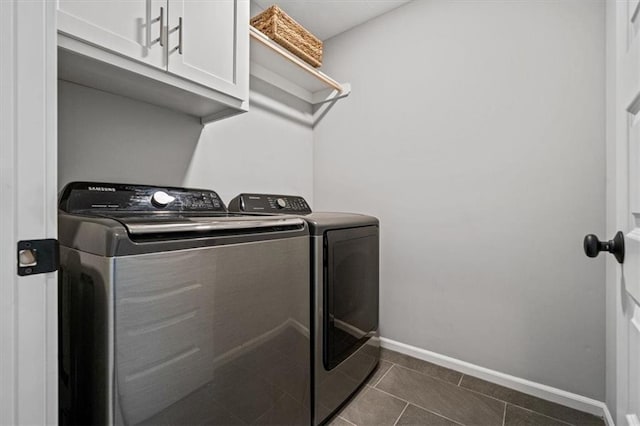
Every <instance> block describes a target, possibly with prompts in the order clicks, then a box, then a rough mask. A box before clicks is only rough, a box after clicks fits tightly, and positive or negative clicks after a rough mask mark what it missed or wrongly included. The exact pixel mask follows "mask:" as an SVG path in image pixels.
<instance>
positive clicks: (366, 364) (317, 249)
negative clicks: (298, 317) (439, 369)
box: [311, 236, 380, 425]
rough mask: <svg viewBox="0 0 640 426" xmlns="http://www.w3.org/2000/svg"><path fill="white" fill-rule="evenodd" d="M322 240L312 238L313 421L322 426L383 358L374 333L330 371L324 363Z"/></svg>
mask: <svg viewBox="0 0 640 426" xmlns="http://www.w3.org/2000/svg"><path fill="white" fill-rule="evenodd" d="M323 243H324V240H323V237H322V236H312V237H311V244H312V256H313V258H314V261H313V262H312V267H313V270H312V271H311V272H312V274H313V283H312V291H313V294H314V297H315V302H314V306H315V312H314V313H315V315H314V319H313V320H314V337H313V339H314V345H315V354H314V367H313V368H314V395H315V398H314V418H313V425H320V424H322V422H324V421H325V420H326V419H327V417H328V416H329V415H330V414H331V413H333V412H334V411H336V410H337V409H338V407H340V405H342V404H343V403H344V402H345V401H346V400H347V399H348V398H349V397H350V396H351V395H352V394H353V393H354V392H355V391H356V390H357V389H358V388H359V387H360V385H361V384H362V383H363V382H364V380H365V379H366V378H367V376H368V375H369V374H371V372H372V371H373V370H374V369H375V367H376V366H377V365H378V360H379V359H380V337H379V332H378V330H376V331H375V334H374V336H373V337H371V338H370V339H369V340H368V341H367V343H365V344H364V345H362V346H361V347H360V348H359V349H358V350H356V351H355V352H354V353H353V354H351V356H349V357H348V358H347V359H345V360H344V361H343V362H342V363H340V364H339V365H338V366H337V367H335V368H333V369H332V370H330V371H327V370H326V369H325V368H324V365H323V362H322V345H323V342H322V335H323V332H324V328H323V324H324V316H325V313H324V311H323V307H324V270H323V265H324V263H323V260H324V259H323V256H324V254H323Z"/></svg>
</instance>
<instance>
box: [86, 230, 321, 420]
mask: <svg viewBox="0 0 640 426" xmlns="http://www.w3.org/2000/svg"><path fill="white" fill-rule="evenodd" d="M80 255H81V256H86V254H82V253H81V254H80ZM283 258H285V259H287V262H282V261H281V259H283ZM103 259H104V258H103ZM83 266H84V265H83ZM88 272H89V273H91V272H90V271H88ZM96 272H97V271H94V273H96ZM309 274H310V272H309V244H308V238H307V237H294V238H286V239H274V240H268V241H259V242H250V243H242V244H230V245H223V246H215V247H206V248H197V249H188V250H178V251H172V252H162V253H151V254H142V255H133V256H124V257H116V258H114V259H113V277H112V278H113V279H112V281H111V283H110V284H109V285H107V287H111V288H113V301H114V302H113V306H111V309H112V312H111V314H110V315H111V316H112V317H113V323H112V326H113V328H112V329H110V330H106V331H105V335H107V336H109V335H110V334H111V333H113V339H109V341H108V345H109V348H108V349H107V350H106V351H107V353H109V352H113V354H114V355H113V359H112V363H113V367H112V368H113V393H112V396H113V397H112V398H111V399H110V401H113V402H112V404H113V405H112V407H111V409H109V411H110V412H112V413H114V417H113V418H114V423H115V424H128V425H134V424H167V423H168V424H176V423H182V424H186V423H188V424H207V423H209V422H211V421H212V420H214V419H215V420H216V421H217V422H220V421H222V422H223V423H224V422H225V421H226V422H227V423H233V422H241V423H242V422H244V423H255V422H258V423H270V422H273V421H274V419H275V418H276V417H275V416H278V415H283V413H285V417H284V418H282V417H280V418H278V420H277V421H280V422H283V421H284V422H285V423H287V424H292V425H293V424H308V423H309V421H310V417H311V416H310V408H309V407H310V390H311V383H310V370H309V359H310V353H309V347H310V340H309V339H310V335H309V320H310V312H309V298H310V294H309V291H310V289H309ZM103 326H104V327H105V328H108V327H109V324H104V325H103ZM99 359H103V357H99ZM104 359H109V358H108V357H105V358H104ZM102 370H103V371H108V370H109V369H108V368H107V369H104V368H103V369H102ZM99 392H100V391H99V390H98V391H97V393H99Z"/></svg>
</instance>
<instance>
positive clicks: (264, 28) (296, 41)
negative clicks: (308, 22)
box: [251, 4, 322, 67]
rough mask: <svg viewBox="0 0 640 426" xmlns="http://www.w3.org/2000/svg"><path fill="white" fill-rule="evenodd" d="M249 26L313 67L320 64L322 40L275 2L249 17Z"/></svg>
mask: <svg viewBox="0 0 640 426" xmlns="http://www.w3.org/2000/svg"><path fill="white" fill-rule="evenodd" d="M251 26H253V27H254V28H256V29H258V30H259V31H260V32H262V33H264V34H265V35H266V36H267V37H269V38H270V39H271V40H273V41H275V42H276V43H278V44H279V45H280V46H282V47H284V48H285V49H287V50H288V51H289V52H291V53H293V54H294V55H296V56H297V57H299V58H300V59H302V60H304V61H305V62H307V63H309V64H311V65H313V66H314V67H319V66H320V65H322V40H320V39H318V38H317V37H316V36H314V35H313V34H311V33H310V32H309V31H307V30H306V29H305V28H304V27H303V26H302V25H300V24H298V23H297V22H296V21H294V20H293V19H292V18H291V17H290V16H289V15H287V14H286V13H284V12H283V11H282V9H280V8H279V7H278V6H276V5H275V4H274V5H273V6H271V7H269V8H268V9H266V10H265V11H263V12H262V13H260V14H259V15H256V16H254V17H253V18H251Z"/></svg>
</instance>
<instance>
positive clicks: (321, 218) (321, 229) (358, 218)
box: [300, 212, 380, 235]
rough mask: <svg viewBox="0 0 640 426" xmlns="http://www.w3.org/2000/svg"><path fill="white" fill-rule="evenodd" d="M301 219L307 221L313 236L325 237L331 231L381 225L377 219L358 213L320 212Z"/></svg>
mask: <svg viewBox="0 0 640 426" xmlns="http://www.w3.org/2000/svg"><path fill="white" fill-rule="evenodd" d="M300 217H302V218H303V219H304V220H306V221H307V224H308V225H309V232H310V233H311V235H323V234H324V233H325V232H326V231H328V230H331V229H345V228H357V227H360V226H379V225H380V222H379V221H378V219H377V218H375V217H373V216H367V215H363V214H356V213H332V212H318V213H311V214H308V215H304V216H300Z"/></svg>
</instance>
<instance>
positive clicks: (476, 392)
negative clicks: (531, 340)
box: [460, 386, 593, 426]
mask: <svg viewBox="0 0 640 426" xmlns="http://www.w3.org/2000/svg"><path fill="white" fill-rule="evenodd" d="M460 388H461V389H464V390H468V391H469V392H473V393H475V394H478V395H482V396H486V397H487V398H491V399H493V400H494V401H499V402H502V403H504V404H511V405H513V406H514V407H518V408H521V409H523V410H526V411H530V412H532V413H535V414H539V415H541V416H543V417H546V418H548V419H551V420H556V421H559V422H560V423H564V424H566V425H569V426H574V425H572V424H571V423H567V422H566V421H564V420H561V419H559V418H557V417H551V416H549V415H547V414H543V413H541V412H539V411H535V410H532V409H531V408H527V407H524V406H522V405H518V404H516V403H514V402H509V401H505V400H503V399H499V398H496V397H495V396H492V395H489V394H486V393H483V392H480V391H477V390H475V389H469V388H465V387H463V386H460ZM507 389H509V388H507ZM516 392H518V391H516ZM525 395H528V396H531V395H529V394H525ZM534 398H536V397H534ZM540 399H542V398H540ZM543 401H546V400H544V399H543ZM546 402H549V403H551V404H555V403H554V402H551V401H546ZM556 405H560V406H561V407H564V408H569V409H571V410H574V411H577V412H579V413H584V414H589V413H585V412H584V411H580V410H576V409H575V408H571V407H567V406H565V405H561V404H556ZM505 410H506V405H505ZM590 415H593V414H590Z"/></svg>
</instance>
